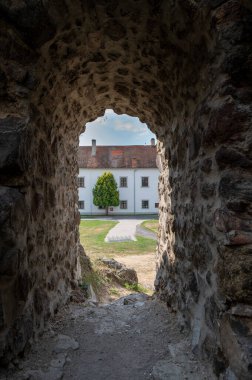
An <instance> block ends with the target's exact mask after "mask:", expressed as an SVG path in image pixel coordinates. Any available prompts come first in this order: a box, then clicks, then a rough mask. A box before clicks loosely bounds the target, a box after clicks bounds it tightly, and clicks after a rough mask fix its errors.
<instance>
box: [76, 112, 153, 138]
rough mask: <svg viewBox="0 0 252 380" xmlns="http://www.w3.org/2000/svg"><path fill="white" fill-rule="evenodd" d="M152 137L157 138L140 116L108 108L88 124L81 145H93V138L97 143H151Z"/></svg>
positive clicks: (82, 135)
mask: <svg viewBox="0 0 252 380" xmlns="http://www.w3.org/2000/svg"><path fill="white" fill-rule="evenodd" d="M152 137H153V138H156V136H155V135H154V134H153V133H152V132H151V131H150V130H149V128H148V127H147V125H146V124H143V123H141V122H140V120H139V119H138V117H131V116H128V115H117V114H116V113H114V111H113V110H111V109H108V110H106V112H105V114H104V116H102V117H99V118H98V119H96V120H95V121H92V122H91V123H87V124H86V131H85V132H84V133H82V134H81V135H80V145H91V140H92V139H95V140H96V144H97V145H145V144H147V145H149V144H150V140H151V138H152Z"/></svg>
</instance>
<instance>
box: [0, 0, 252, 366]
mask: <svg viewBox="0 0 252 380" xmlns="http://www.w3.org/2000/svg"><path fill="white" fill-rule="evenodd" d="M203 3H204V4H203ZM69 4H70V3H69V2H60V1H58V0H55V1H53V2H48V1H47V2H38V1H35V0H34V1H26V2H18V1H15V2H10V1H2V2H1V5H0V10H1V15H2V17H1V23H0V24H1V25H0V26H1V36H0V56H1V59H0V61H1V62H0V82H1V85H0V115H1V120H2V121H1V123H2V124H1V125H3V128H0V129H1V131H0V148H1V149H0V150H1V153H0V174H1V176H0V180H1V184H2V185H5V186H6V185H8V186H10V188H9V189H8V191H7V190H6V189H5V190H4V191H2V190H1V191H0V198H1V199H0V209H1V211H0V220H1V223H0V224H1V227H0V233H1V239H0V247H1V260H2V258H3V263H4V264H3V266H2V268H5V269H4V270H5V271H6V273H7V272H8V273H12V275H11V276H8V278H7V277H6V276H1V279H0V284H1V291H2V289H3V291H2V295H1V300H2V308H3V313H2V314H4V315H5V313H6V312H7V310H8V312H9V315H10V318H9V321H8V326H7V327H5V328H6V331H5V333H4V335H3V337H2V336H1V344H0V347H1V350H0V351H1V352H0V356H2V355H3V353H7V352H8V353H10V351H11V350H12V351H15V352H16V353H17V352H18V350H21V351H22V350H23V348H24V345H25V341H26V340H28V339H30V337H29V338H28V333H27V332H26V333H24V332H23V331H24V326H25V325H26V322H25V317H26V316H27V315H28V314H29V320H31V321H32V326H31V325H29V323H27V326H30V331H31V333H33V329H34V331H36V332H38V331H39V330H40V329H41V328H42V327H43V321H44V320H45V319H46V318H47V317H48V314H49V311H50V312H51V313H53V312H54V310H55V309H57V308H58V307H60V305H61V304H62V303H64V302H66V300H67V299H68V297H69V295H70V293H71V291H72V288H74V289H76V285H77V280H78V279H79V278H80V270H79V269H80V266H79V255H81V259H83V257H84V255H83V252H81V249H80V247H79V237H78V223H79V214H78V208H77V201H78V194H77V186H76V175H77V169H78V168H77V161H76V154H77V148H78V138H79V134H80V133H81V131H82V130H83V125H85V124H86V123H87V122H88V121H91V120H94V119H95V118H96V117H98V116H102V115H103V114H104V110H105V109H106V108H113V109H114V110H115V111H116V112H117V113H128V114H130V115H133V116H138V117H139V118H140V120H142V121H144V122H146V123H147V124H148V125H149V126H150V127H151V129H152V130H153V132H155V133H156V134H157V136H158V139H159V142H158V153H159V165H158V166H159V169H160V181H159V194H160V229H159V238H158V239H159V241H158V263H157V269H158V270H157V278H156V281H155V285H156V290H157V293H158V296H159V297H160V298H161V299H163V300H164V301H165V302H166V303H167V304H169V305H170V306H171V307H172V308H173V310H177V311H178V312H180V313H181V316H182V318H183V319H184V320H185V324H187V325H188V326H194V327H195V328H194V332H195V334H194V336H195V337H196V338H195V342H196V346H197V350H199V351H200V345H201V343H202V341H204V340H205V338H206V339H207V338H208V337H209V341H210V340H211V342H213V341H215V342H216V343H215V345H216V347H215V349H213V350H212V351H211V352H212V356H214V355H215V353H216V352H218V347H217V346H218V341H219V329H218V327H217V324H216V323H212V324H211V323H210V320H209V318H210V316H213V319H217V318H218V315H220V313H221V312H223V308H224V306H223V300H224V301H225V302H226V303H232V305H234V304H235V303H236V302H239V303H243V302H244V303H246V304H251V303H252V298H251V290H250V289H251V279H250V277H251V272H250V271H251V259H250V257H251V253H250V244H248V243H250V235H249V234H250V226H251V224H250V222H251V216H252V206H251V204H252V202H251V201H252V195H251V194H252V187H251V161H252V156H251V150H252V145H251V128H250V123H251V109H250V107H251V86H250V79H251V74H250V56H251V41H250V40H251V21H250V20H251V5H250V2H249V1H247V0H246V1H242V2H241V1H238V0H230V1H221V0H220V1H218V0H216V1H205V2H199V1H190V0H185V1H179V0H175V1H172V2H159V1H158V2H155V1H147V0H139V1H130V0H125V1H124V2H118V1H114V0H113V1H112V0H111V1H98V2H78V1H75V0H73V1H71V6H69ZM6 122H7V124H8V123H9V124H8V125H7V127H6ZM3 123H5V126H4V124H3ZM2 174H3V175H2ZM6 191H7V192H6ZM7 193H8V195H6V194H7ZM217 208H218V209H220V210H225V212H228V215H226V214H225V215H223V214H221V212H222V211H221V212H220V214H219V216H218V218H219V219H218V218H217V219H218V220H216V215H215V217H214V212H215V211H216V209H217ZM237 226H239V228H238V227H237ZM231 231H240V232H239V233H237V232H235V234H233V233H231V234H230V232H231ZM225 234H229V236H228V238H229V243H231V242H232V244H233V243H235V245H233V246H231V245H229V246H224V245H223V244H222V243H221V242H223V240H224V239H225V238H226V236H225ZM237 243H239V245H237ZM241 243H242V244H244V243H246V245H243V246H242V245H241ZM12 250H13V251H12ZM8 252H9V253H8ZM10 252H12V254H11V253H10ZM13 252H18V254H17V255H18V257H19V258H18V265H17V262H16V258H15V257H16V256H15V255H14V254H13ZM4 257H5V258H8V257H9V259H8V260H6V259H4ZM7 261H8V262H7ZM84 262H85V265H87V267H89V264H88V261H87V260H84ZM16 271H17V273H16ZM21 284H23V286H22V287H21V286H20V285H21ZM212 296H213V299H214V302H212V301H211V302H210V301H209V297H212ZM211 299H212V298H211ZM225 302H224V304H225V305H226V303H225ZM15 321H18V323H16V324H15ZM206 321H207V327H206ZM215 322H216V321H215ZM13 326H14V327H13ZM26 330H27V328H26ZM214 337H215V339H214ZM14 347H16V348H15V350H14ZM224 354H225V353H224ZM7 356H8V359H9V357H10V356H9V354H8V355H6V357H7ZM219 357H220V356H218V360H217V362H219V364H218V363H217V364H218V365H217V367H218V366H219V367H220V368H221V366H222V363H223V362H222V361H221V360H219ZM5 361H6V359H5Z"/></svg>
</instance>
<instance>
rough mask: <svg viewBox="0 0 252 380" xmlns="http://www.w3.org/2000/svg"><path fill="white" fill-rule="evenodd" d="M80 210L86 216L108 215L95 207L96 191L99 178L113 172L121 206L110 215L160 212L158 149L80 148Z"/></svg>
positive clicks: (93, 144)
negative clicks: (94, 189) (94, 192)
mask: <svg viewBox="0 0 252 380" xmlns="http://www.w3.org/2000/svg"><path fill="white" fill-rule="evenodd" d="M78 164H79V176H78V189H79V211H80V213H81V214H82V215H96V214H97V215H99V214H105V213H106V210H104V209H101V208H99V207H97V206H95V205H94V204H93V192H92V190H93V188H94V186H95V184H96V181H97V179H98V177H100V176H101V175H102V174H103V173H104V172H105V171H110V172H111V173H112V174H113V175H114V178H115V180H116V182H117V185H118V190H119V198H120V204H119V206H117V207H110V208H109V214H111V215H113V214H115V215H116V214H117V215H118V214H156V213H158V204H159V199H158V177H159V171H158V169H157V165H156V147H155V143H154V142H153V141H152V144H151V145H150V146H146V145H143V146H142V145H134V146H132V145H130V146H96V142H95V140H92V147H80V148H79V154H78Z"/></svg>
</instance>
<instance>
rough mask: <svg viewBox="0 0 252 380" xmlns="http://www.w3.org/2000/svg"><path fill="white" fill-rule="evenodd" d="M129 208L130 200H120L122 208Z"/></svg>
mask: <svg viewBox="0 0 252 380" xmlns="http://www.w3.org/2000/svg"><path fill="white" fill-rule="evenodd" d="M127 208H128V202H127V201H120V209H124V210H125V209H127Z"/></svg>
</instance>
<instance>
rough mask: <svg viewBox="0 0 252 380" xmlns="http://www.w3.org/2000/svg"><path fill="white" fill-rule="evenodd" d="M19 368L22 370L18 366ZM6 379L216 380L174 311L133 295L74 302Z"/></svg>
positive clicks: (144, 297) (146, 298)
mask: <svg viewBox="0 0 252 380" xmlns="http://www.w3.org/2000/svg"><path fill="white" fill-rule="evenodd" d="M16 367H17V368H20V369H19V370H18V369H16ZM4 376H5V375H4V374H2V377H1V375H0V378H1V379H7V380H25V379H26V380H27V379H29V380H60V379H63V380H84V379H85V380H147V379H153V380H184V379H187V380H214V379H216V378H215V376H214V375H213V374H212V372H211V368H210V367H209V364H208V363H207V362H202V361H199V360H198V359H197V358H196V357H194V355H193V354H192V353H191V348H190V336H188V335H187V334H186V333H184V334H182V333H181V332H180V330H179V326H178V324H177V320H176V315H174V313H173V314H172V313H169V312H168V310H167V307H166V306H165V304H163V303H161V302H160V301H158V300H152V299H149V298H148V297H147V296H146V295H141V294H135V295H130V296H127V297H124V298H123V299H119V300H118V301H116V302H113V303H111V304H108V305H102V306H83V305H74V304H72V305H70V306H69V307H68V308H67V309H65V310H61V313H60V315H58V316H57V318H56V319H55V320H54V321H52V323H51V328H50V329H49V330H48V332H47V333H46V334H44V336H43V337H41V338H39V341H38V342H37V343H36V344H34V345H33V348H32V350H31V352H30V353H29V354H28V355H26V357H25V358H24V359H23V360H21V359H20V360H16V361H15V366H13V368H12V369H11V368H10V370H9V374H8V375H7V376H6V377H4Z"/></svg>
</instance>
